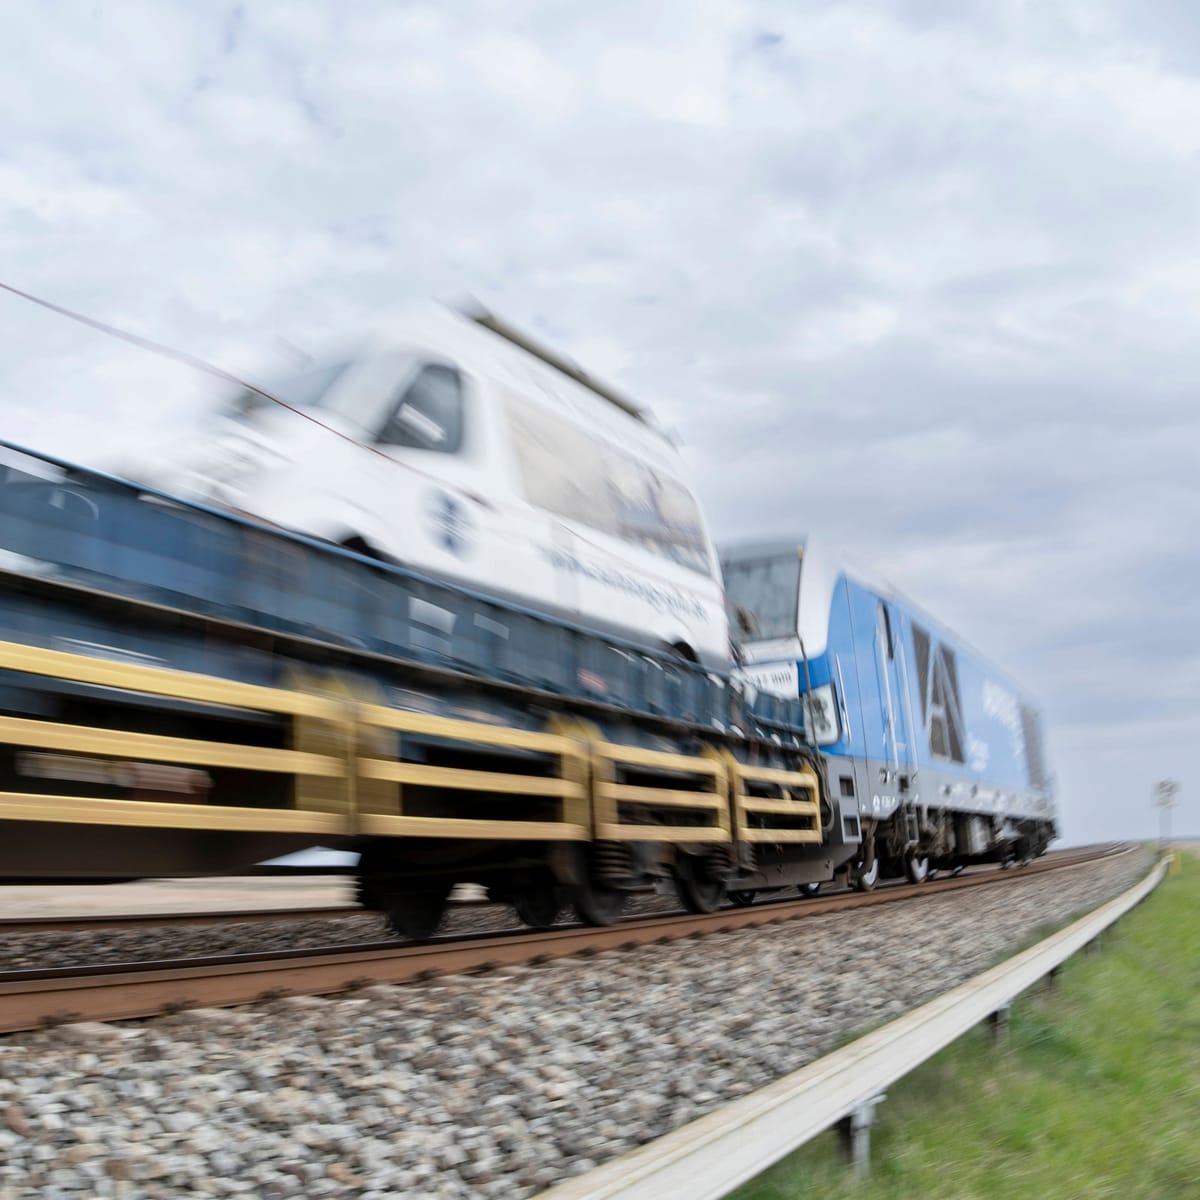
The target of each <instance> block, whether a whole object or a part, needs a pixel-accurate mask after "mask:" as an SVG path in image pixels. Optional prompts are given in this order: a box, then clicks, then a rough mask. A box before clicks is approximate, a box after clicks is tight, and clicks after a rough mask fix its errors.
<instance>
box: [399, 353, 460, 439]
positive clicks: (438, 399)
mask: <svg viewBox="0 0 1200 1200" xmlns="http://www.w3.org/2000/svg"><path fill="white" fill-rule="evenodd" d="M462 393H463V388H462V379H461V377H460V376H459V373H458V372H457V371H456V370H455V369H454V368H453V367H447V366H443V365H441V364H440V363H429V364H427V365H426V366H424V367H422V368H421V370H420V371H419V372H418V374H417V377H416V378H415V379H414V380H413V381H412V382H411V383H410V384H409V385H408V387H407V388H405V390H404V392H403V393H402V394H401V396H400V397H399V399H398V401H397V403H396V406H395V408H394V409H393V410H392V412H391V415H390V416H389V417H388V420H387V423H386V424H385V425H384V427H383V430H382V432H381V433H380V435H379V444H380V445H381V446H407V447H411V448H412V449H415V450H431V451H434V452H435V453H439V454H455V453H457V452H458V450H459V449H460V448H461V447H462V439H463V394H462Z"/></svg>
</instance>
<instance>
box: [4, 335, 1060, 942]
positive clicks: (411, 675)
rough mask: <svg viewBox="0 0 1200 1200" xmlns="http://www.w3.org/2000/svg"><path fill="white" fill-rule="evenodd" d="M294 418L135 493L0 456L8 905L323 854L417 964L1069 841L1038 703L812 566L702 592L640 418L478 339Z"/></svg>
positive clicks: (311, 392) (1005, 858)
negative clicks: (332, 852)
mask: <svg viewBox="0 0 1200 1200" xmlns="http://www.w3.org/2000/svg"><path fill="white" fill-rule="evenodd" d="M281 390H282V392H283V395H282V396H279V397H274V396H273V394H272V392H271V391H270V390H269V389H257V388H250V389H247V391H246V392H245V393H243V394H242V395H240V396H239V397H237V398H236V399H235V400H234V402H233V404H232V405H231V406H229V407H228V409H227V410H226V412H225V415H224V417H223V418H222V421H223V424H221V425H220V426H219V427H216V428H214V429H213V431H212V434H211V436H210V437H208V438H206V439H204V440H203V441H202V442H201V443H200V444H199V448H198V449H197V448H195V447H193V448H191V449H190V450H189V453H188V456H184V457H186V461H184V457H181V458H180V459H179V461H174V462H172V461H167V460H160V459H156V460H154V461H151V462H145V461H143V462H142V463H141V464H138V463H134V464H132V466H131V467H128V468H127V473H129V474H131V475H132V476H133V479H132V480H126V479H120V478H114V477H113V476H111V475H106V474H103V473H99V472H95V471H91V470H88V469H86V468H82V467H79V466H77V465H74V464H70V463H65V462H61V461H58V460H55V459H52V458H50V457H48V456H45V455H38V454H33V453H31V452H29V451H25V450H22V449H21V448H19V447H16V446H12V445H7V446H6V444H4V443H0V446H6V449H4V450H2V451H0V880H3V881H9V882H14V881H17V880H32V879H38V880H41V879H60V880H73V879H113V880H116V879H128V878H134V877H137V876H142V875H172V874H204V873H219V872H229V871H236V870H239V869H246V868H247V867H248V866H250V865H251V864H254V863H255V862H257V861H260V860H261V859H264V858H267V857H269V856H272V855H277V854H281V853H285V852H287V851H289V850H294V849H298V848H301V847H304V846H311V845H315V844H321V845H326V846H334V847H341V848H345V849H349V850H354V851H357V852H358V853H359V855H360V858H359V864H358V867H357V869H356V873H357V878H358V884H359V893H360V896H361V898H362V900H363V902H364V904H365V905H367V906H368V907H370V908H374V909H378V910H381V911H383V912H385V913H386V914H387V915H388V917H389V919H390V921H391V923H392V925H393V926H394V927H395V928H396V929H397V930H399V931H400V932H402V933H405V934H408V935H410V936H418V937H419V936H425V935H427V934H428V933H430V932H431V931H432V930H433V929H434V928H436V926H437V924H438V922H439V920H440V919H441V915H442V913H443V911H444V908H445V904H446V898H447V895H448V893H449V890H450V888H451V887H452V886H453V884H455V883H460V882H476V883H481V884H483V885H485V886H487V887H488V888H489V890H490V891H491V893H492V895H493V896H495V897H498V898H501V899H506V900H509V901H511V902H512V904H513V905H514V907H515V909H516V911H517V912H518V914H519V915H520V916H521V918H522V919H523V920H525V921H527V922H528V923H530V924H533V925H545V924H547V923H549V922H550V921H552V920H554V919H555V917H556V915H557V914H558V912H559V910H560V908H561V907H562V906H563V905H564V904H565V903H568V902H569V903H573V905H574V907H575V909H576V910H577V912H578V913H579V915H580V916H581V917H582V918H583V919H584V920H587V921H591V922H596V923H605V922H608V921H612V920H614V919H616V917H617V916H618V915H619V913H620V911H621V909H622V906H623V903H624V901H625V898H626V897H627V896H628V895H629V894H630V893H631V892H632V891H635V890H637V889H639V888H643V887H645V886H647V885H654V884H657V885H663V886H673V887H674V889H675V890H676V891H677V892H678V894H679V896H680V899H681V900H682V902H683V903H684V904H685V905H686V906H688V907H689V908H691V909H694V910H697V911H704V910H711V909H712V908H714V907H715V906H717V905H718V904H720V903H721V902H722V901H723V900H724V899H725V898H726V896H729V897H731V898H732V899H733V900H734V901H735V902H736V903H749V902H752V901H753V900H754V898H755V896H756V895H757V894H759V893H760V892H763V891H766V890H773V889H778V888H784V887H796V886H798V887H800V888H802V889H805V890H808V891H812V890H814V889H815V888H816V887H819V886H820V884H821V883H823V882H825V881H827V880H832V879H835V878H840V879H842V880H844V881H846V882H849V883H851V884H853V885H855V886H857V887H859V888H863V889H869V888H871V887H873V886H874V885H875V883H876V881H877V880H878V879H879V877H880V876H881V874H892V873H894V874H900V873H906V874H907V875H908V876H909V878H911V879H913V880H917V881H919V880H920V879H922V878H925V877H926V876H927V875H928V873H929V872H930V870H932V869H957V868H959V867H961V866H963V865H964V864H966V863H968V862H978V861H1000V862H1010V861H1020V860H1023V859H1026V858H1029V857H1031V856H1033V855H1036V854H1039V853H1041V852H1042V851H1043V850H1044V849H1045V848H1046V845H1047V844H1048V842H1049V841H1050V840H1051V839H1052V838H1053V837H1054V835H1055V813H1054V803H1053V796H1052V791H1051V787H1050V782H1049V779H1048V777H1047V775H1046V772H1045V768H1044V765H1043V761H1042V749H1041V734H1040V730H1039V724H1038V718H1037V715H1036V713H1035V711H1034V709H1033V707H1032V706H1031V704H1030V702H1029V701H1028V699H1027V698H1025V697H1023V696H1022V695H1021V694H1020V693H1019V692H1018V691H1017V689H1016V688H1015V687H1013V686H1012V685H1011V684H1010V683H1008V682H1007V681H1006V680H1005V679H1003V678H1002V677H1001V676H999V675H998V674H997V673H995V672H994V671H992V670H991V669H990V668H988V667H986V666H985V665H984V664H983V663H982V662H981V661H980V660H979V659H978V658H977V657H976V656H975V655H974V654H973V653H972V652H971V651H970V650H969V649H968V648H966V647H965V646H963V645H962V644H961V643H959V642H958V641H957V640H956V639H954V638H953V637H952V636H951V635H949V634H948V633H947V632H946V631H945V630H943V629H941V628H940V627H939V626H938V625H937V624H936V623H935V622H933V621H932V620H930V619H929V618H927V617H926V616H924V614H922V613H920V612H919V611H918V610H916V609H915V608H913V607H912V606H911V605H910V604H908V603H907V602H906V601H904V600H902V599H901V598H899V597H897V596H895V595H894V594H892V593H891V592H890V591H889V590H887V589H884V588H880V587H876V586H873V585H871V584H870V583H869V582H868V581H866V580H864V579H862V578H860V577H859V576H858V575H856V574H854V573H852V572H847V571H845V570H843V569H842V568H840V567H839V566H838V564H837V562H836V560H835V559H834V558H832V557H830V556H829V555H827V554H826V553H825V552H824V551H822V550H821V548H820V547H819V545H817V544H815V543H811V542H794V543H790V544H788V545H783V546H780V545H771V546H762V545H758V546H754V545H748V546H741V547H732V548H729V549H728V550H727V551H726V552H725V554H724V562H723V568H722V567H719V566H718V563H717V559H716V556H715V553H714V550H713V547H712V545H711V542H710V541H709V538H708V535H707V533H706V532H705V528H704V523H703V519H702V516H701V513H700V510H699V507H698V505H697V504H696V503H695V501H694V499H693V498H692V494H691V493H690V491H689V490H688V489H687V487H686V485H685V483H684V482H683V475H682V472H681V469H680V464H679V462H678V455H677V454H676V452H675V451H674V448H673V447H672V446H671V444H670V442H669V440H668V439H666V438H665V437H663V436H662V435H661V434H660V433H658V432H656V430H655V428H654V426H653V424H652V422H651V420H650V418H649V416H648V414H647V413H646V412H645V411H644V410H642V409H641V408H640V407H638V406H637V405H634V404H632V403H631V402H629V401H628V400H626V399H625V398H624V397H621V396H619V395H618V394H616V393H614V392H613V391H611V389H608V388H605V387H603V386H602V385H600V384H597V383H596V382H595V381H594V380H592V379H591V378H590V377H589V376H587V375H585V374H584V373H583V372H581V371H579V370H578V369H577V368H575V367H574V366H573V365H572V364H570V363H568V362H566V361H565V360H563V359H561V358H560V357H558V356H556V355H554V354H552V353H550V352H548V351H546V350H544V349H542V348H541V347H539V346H538V345H537V344H535V343H533V342H532V341H530V340H529V339H528V338H526V337H524V336H522V335H521V334H519V333H517V332H516V331H514V330H512V329H510V328H509V327H507V326H506V325H504V324H503V323H502V322H500V321H498V320H497V319H496V318H495V317H493V316H491V315H490V314H479V313H477V314H473V315H464V314H453V313H451V314H444V315H443V316H442V317H440V318H438V320H436V321H434V322H432V323H431V322H429V321H428V320H426V319H424V318H423V319H422V320H421V321H420V322H417V323H416V324H414V325H413V326H412V327H411V328H410V329H409V330H408V332H407V333H404V331H400V336H398V337H397V336H393V337H392V338H390V339H389V341H388V343H387V345H386V346H385V347H384V348H383V349H380V348H379V347H378V346H376V347H375V348H372V349H370V350H368V351H365V352H364V354H363V356H362V357H361V358H358V359H355V358H351V359H340V360H339V361H338V362H337V363H336V364H334V365H333V366H332V367H330V368H329V369H324V368H319V367H318V368H315V369H314V370H313V371H310V372H307V373H306V375H305V376H304V377H303V379H302V380H301V381H291V382H289V383H288V384H286V385H284V386H283V387H282V389H281ZM277 401H282V403H278V402H277ZM722 570H723V574H724V579H725V589H726V600H727V602H728V605H729V614H730V618H729V619H728V620H727V619H726V616H725V612H726V610H725V607H724V604H723V603H722V598H721V586H720V574H721V571H722ZM731 631H732V633H733V635H734V636H733V638H732V639H731V638H730V636H729V635H730V632H731ZM734 641H736V643H737V647H736V653H737V656H738V658H739V659H740V664H739V665H737V666H736V667H735V665H734V661H733V658H732V657H731V655H732V654H733V653H734V645H733V643H734ZM727 648H728V649H727Z"/></svg>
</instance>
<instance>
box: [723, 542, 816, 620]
mask: <svg viewBox="0 0 1200 1200" xmlns="http://www.w3.org/2000/svg"><path fill="white" fill-rule="evenodd" d="M800 561H801V560H800V554H799V553H798V551H797V550H791V551H788V552H786V553H783V554H772V555H764V556H761V557H755V558H742V559H736V558H735V559H732V560H727V561H726V562H724V563H723V564H722V571H723V573H724V576H725V600H726V604H727V605H728V608H729V616H730V623H731V625H732V627H733V629H734V632H735V634H736V636H737V638H738V640H739V641H742V642H761V641H766V640H768V639H770V638H782V637H794V636H795V633H796V620H797V612H798V609H799V605H800Z"/></svg>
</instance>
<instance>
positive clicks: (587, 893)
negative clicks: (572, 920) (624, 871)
mask: <svg viewBox="0 0 1200 1200" xmlns="http://www.w3.org/2000/svg"><path fill="white" fill-rule="evenodd" d="M571 903H572V905H573V906H574V908H575V915H576V916H577V917H578V918H579V919H580V920H581V921H582V922H583V923H584V924H585V925H612V924H614V923H615V922H616V921H617V919H618V918H619V917H620V915H621V913H622V912H623V911H624V909H625V893H624V892H619V891H617V889H616V888H610V887H604V885H603V884H597V883H592V882H591V881H589V882H587V883H580V884H576V885H575V887H574V888H572V896H571Z"/></svg>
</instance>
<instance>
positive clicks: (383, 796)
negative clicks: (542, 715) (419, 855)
mask: <svg viewBox="0 0 1200 1200" xmlns="http://www.w3.org/2000/svg"><path fill="white" fill-rule="evenodd" d="M356 719H357V722H358V727H359V732H360V751H359V756H358V759H357V779H358V781H359V787H358V789H357V792H358V796H359V799H358V803H357V812H356V814H355V822H356V826H357V829H356V831H357V832H358V833H361V834H364V835H368V836H378V837H402V836H411V837H451V838H484V839H500V840H508V841H511V840H533V841H586V840H587V839H588V838H589V837H590V836H591V830H590V824H589V819H588V792H587V759H586V756H585V754H584V752H583V749H582V747H581V746H580V744H579V743H578V742H577V741H575V740H574V739H573V738H570V737H565V736H563V735H561V734H557V733H543V732H540V731H537V730H526V729H513V728H510V727H509V726H506V725H491V724H488V723H485V722H477V721H467V720H462V719H459V718H454V717H444V716H439V715H435V714H429V713H418V712H409V711H406V710H403V709H396V708H387V707H384V706H383V705H376V704H369V705H362V706H360V707H359V708H358V709H357V711H356ZM380 731H387V732H390V733H392V734H394V735H398V736H399V739H400V742H399V743H398V744H396V745H395V746H394V749H393V752H392V753H391V754H385V755H380V754H378V753H375V754H373V755H371V756H367V755H366V754H365V752H364V746H363V741H364V739H363V737H362V735H364V734H365V735H367V739H366V740H368V741H369V740H371V736H370V735H372V734H378V733H379V732H380ZM414 734H415V735H419V736H421V737H422V738H426V739H427V738H430V737H433V738H437V739H440V740H443V741H445V742H448V743H451V744H453V746H454V747H455V749H456V750H460V751H461V752H462V755H463V758H464V759H465V760H466V761H469V760H470V757H471V755H472V754H478V753H479V752H481V751H485V752H486V751H492V752H495V751H499V752H501V753H503V752H505V751H509V752H511V751H519V752H525V753H526V755H527V756H528V755H532V756H535V757H534V758H533V759H532V763H533V765H535V766H538V767H539V768H540V769H541V770H542V771H543V773H541V774H521V773H519V772H515V771H497V770H495V769H491V768H489V769H484V770H477V769H472V768H469V767H459V766H454V767H451V766H443V765H439V764H427V763H416V762H402V761H400V759H401V757H402V755H401V753H400V751H401V749H402V742H403V739H404V738H405V736H412V735H414ZM513 761H514V765H515V764H516V763H519V762H521V761H530V760H529V759H528V757H527V758H526V759H524V760H522V759H520V758H515V757H514V760H513ZM368 785H374V786H373V787H371V788H370V790H369V791H368ZM379 785H383V786H382V787H381V786H379ZM417 787H423V788H436V789H441V790H445V791H450V792H455V793H467V794H470V795H472V796H473V797H477V798H479V800H480V801H481V802H483V803H484V805H485V808H487V807H489V805H488V804H487V802H486V800H485V799H484V798H488V799H491V801H492V802H491V804H490V807H491V809H492V810H493V811H491V812H489V813H488V815H486V816H482V817H479V816H477V817H455V816H447V815H432V816H431V815H420V814H416V813H413V812H411V811H406V809H407V808H408V805H407V804H406V798H405V793H406V790H407V789H413V788H417ZM506 799H507V801H508V802H509V803H510V805H511V804H512V803H513V802H517V803H520V802H526V803H532V804H533V805H534V806H538V803H539V802H544V801H548V802H551V803H552V806H553V809H554V815H553V817H552V818H549V819H543V820H528V819H523V818H521V817H519V816H509V815H507V814H506V813H505V811H504V810H503V809H502V808H500V805H501V804H503V803H504V801H505V800H506ZM541 807H546V806H545V804H542V805H541Z"/></svg>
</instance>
